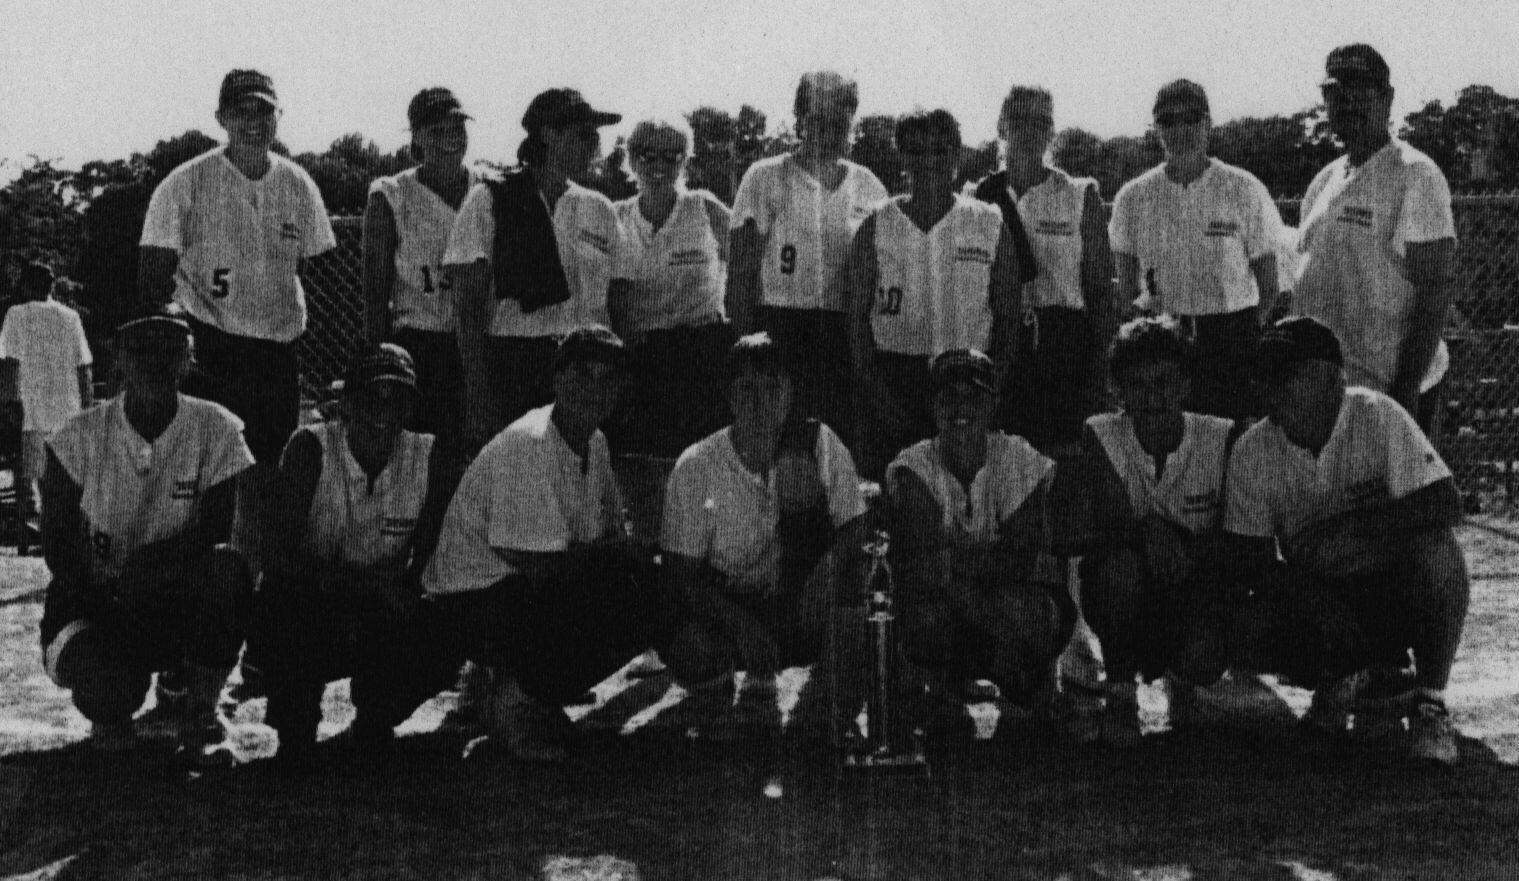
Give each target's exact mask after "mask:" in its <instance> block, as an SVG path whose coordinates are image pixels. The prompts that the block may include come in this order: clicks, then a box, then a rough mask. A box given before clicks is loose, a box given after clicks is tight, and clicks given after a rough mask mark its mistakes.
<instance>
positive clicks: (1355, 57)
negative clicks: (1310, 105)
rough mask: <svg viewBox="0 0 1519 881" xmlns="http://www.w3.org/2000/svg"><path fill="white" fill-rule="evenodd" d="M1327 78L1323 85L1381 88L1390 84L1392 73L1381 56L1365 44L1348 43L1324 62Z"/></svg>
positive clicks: (1335, 50)
mask: <svg viewBox="0 0 1519 881" xmlns="http://www.w3.org/2000/svg"><path fill="white" fill-rule="evenodd" d="M1324 72H1325V73H1326V74H1328V75H1329V76H1328V78H1327V79H1325V80H1324V82H1323V85H1325V86H1332V85H1343V86H1349V87H1351V88H1354V87H1357V86H1382V87H1386V86H1389V85H1391V84H1392V71H1391V70H1389V69H1388V68H1387V61H1386V59H1384V58H1383V57H1382V54H1381V53H1380V52H1378V51H1377V50H1375V49H1373V48H1371V47H1370V46H1368V45H1366V44H1365V43H1350V44H1348V45H1345V46H1340V47H1339V48H1337V49H1334V50H1333V51H1331V52H1330V53H1329V57H1328V58H1326V59H1325V60H1324Z"/></svg>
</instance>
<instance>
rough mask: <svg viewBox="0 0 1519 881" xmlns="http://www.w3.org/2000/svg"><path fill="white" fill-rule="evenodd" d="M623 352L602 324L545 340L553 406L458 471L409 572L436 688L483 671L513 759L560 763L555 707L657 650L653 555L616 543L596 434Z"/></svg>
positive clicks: (666, 625)
mask: <svg viewBox="0 0 1519 881" xmlns="http://www.w3.org/2000/svg"><path fill="white" fill-rule="evenodd" d="M625 358H626V352H625V349H624V346H623V343H622V340H621V339H619V338H618V337H617V335H616V334H614V333H612V331H610V330H608V329H606V328H605V327H600V326H592V327H582V328H578V329H576V330H574V331H572V332H570V333H569V334H568V335H567V336H566V337H565V338H564V339H563V341H561V342H560V343H559V349H558V352H557V354H556V355H555V358H554V364H553V384H554V402H553V403H552V404H550V405H548V406H545V407H540V408H538V409H536V410H531V411H529V412H528V413H527V414H526V415H524V416H523V417H521V418H520V419H518V420H517V421H515V422H513V423H512V424H511V425H509V426H507V428H506V430H504V431H502V432H501V433H500V434H498V435H496V437H495V438H494V439H492V440H491V441H490V443H488V444H486V445H485V447H484V449H482V450H481V451H480V455H479V456H477V457H476V458H475V461H474V462H473V463H471V464H470V466H469V468H468V470H466V471H465V473H464V478H463V480H462V481H461V482H460V484H459V488H458V491H457V492H456V493H455V494H454V497H453V501H452V502H451V503H450V504H449V506H448V513H447V514H446V515H445V517H444V520H443V529H442V534H441V535H440V536H439V539H438V547H437V552H436V553H435V554H434V555H433V558H432V561H431V562H430V563H429V564H428V567H427V570H426V572H425V573H424V574H423V577H422V586H423V588H424V589H425V590H426V591H427V593H428V594H429V595H430V597H431V598H432V606H433V607H434V608H435V609H436V614H437V617H438V619H439V621H440V624H439V631H438V633H439V636H438V639H437V643H438V644H437V645H436V646H435V651H438V650H441V656H442V661H441V662H439V663H438V665H437V666H436V668H435V669H439V670H441V671H443V674H444V675H443V684H444V685H446V684H447V683H448V682H449V681H451V680H452V675H453V673H454V672H456V671H457V670H458V669H459V664H460V662H461V661H462V660H464V659H466V658H467V659H468V660H471V661H474V662H475V663H477V664H480V665H482V666H485V667H487V668H489V669H490V670H491V671H492V678H493V684H492V694H491V699H490V706H489V708H488V709H487V719H486V725H487V728H488V730H489V731H490V736H491V737H492V738H493V739H498V742H500V743H501V744H502V745H503V746H504V747H505V748H506V749H507V750H508V751H510V753H512V754H513V755H515V756H516V757H518V758H522V759H527V760H534V761H558V760H560V759H563V758H564V756H565V743H564V741H565V739H566V736H567V734H568V733H569V731H570V727H569V726H570V722H569V719H568V718H567V717H566V716H565V715H564V712H563V710H562V709H561V707H562V706H564V705H565V704H567V703H570V702H572V701H574V700H577V699H578V698H579V697H580V696H581V695H583V694H584V693H585V691H586V689H588V688H590V687H591V686H593V685H595V684H597V683H598V682H601V681H602V680H603V679H605V678H607V677H608V676H610V675H611V674H613V673H615V672H616V671H617V670H618V669H619V668H620V667H622V666H623V665H624V664H626V663H627V662H628V661H630V660H632V659H633V658H634V657H636V656H638V655H640V654H642V653H643V652H645V651H647V650H648V649H650V648H654V649H657V650H659V651H660V652H661V654H663V653H664V651H665V648H666V646H667V645H668V636H669V634H670V632H671V631H672V630H673V628H674V626H675V607H674V605H673V604H671V603H666V602H664V601H663V600H662V598H661V594H660V593H659V590H658V587H659V585H658V578H657V572H656V570H655V568H654V563H653V554H652V553H651V551H650V550H649V549H646V548H643V547H641V546H639V545H637V544H635V543H633V542H632V541H631V539H629V538H628V537H627V533H626V520H625V517H624V513H623V505H622V497H621V494H620V493H619V492H618V489H617V483H616V480H615V478H614V476H613V474H612V463H611V459H610V457H609V455H608V453H607V443H606V437H605V436H604V435H603V434H602V433H601V430H600V426H601V425H602V424H603V423H604V422H605V421H606V420H607V419H608V418H609V417H610V416H611V414H612V411H613V409H614V407H615V406H616V404H617V395H618V391H619V389H620V387H621V384H622V379H623V366H624V362H625ZM434 690H436V689H434ZM421 697H426V695H421ZM412 706H415V703H413V704H412Z"/></svg>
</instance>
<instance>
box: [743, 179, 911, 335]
mask: <svg viewBox="0 0 1519 881" xmlns="http://www.w3.org/2000/svg"><path fill="white" fill-rule="evenodd" d="M840 161H841V164H842V165H843V167H844V180H843V181H842V182H841V183H840V184H839V185H838V187H837V188H835V189H833V190H829V191H825V190H824V189H823V186H822V185H821V184H820V183H818V180H817V178H815V177H813V176H812V175H811V174H809V173H808V172H807V171H806V170H805V169H803V168H802V166H801V165H800V164H799V163H798V162H797V161H796V159H795V157H793V156H792V155H791V154H790V153H787V154H784V155H781V156H771V157H769V158H767V159H761V160H759V161H758V162H756V163H754V164H753V165H751V166H749V170H748V171H746V172H744V179H743V181H742V182H741V183H740V184H739V185H738V193H737V194H736V195H735V196H734V197H733V218H732V221H731V223H732V225H733V228H734V229H738V228H739V227H742V226H743V225H744V224H745V223H747V222H748V221H750V220H753V221H754V222H755V225H756V227H757V228H758V230H759V234H760V239H761V240H762V242H763V243H764V248H763V258H762V260H763V263H762V269H761V279H762V284H763V291H762V292H761V294H760V303H761V304H763V305H766V306H783V307H786V308H790V309H829V310H833V311H835V312H840V311H843V309H844V304H845V302H846V301H847V296H846V294H847V292H846V291H845V290H844V288H845V286H846V275H847V271H848V265H849V247H850V243H851V242H853V241H854V234H855V232H856V231H857V230H858V229H859V228H860V224H861V223H862V222H864V220H865V218H866V217H867V216H868V215H869V214H870V212H871V209H873V208H874V207H875V206H876V203H878V202H880V201H881V200H882V199H885V198H886V196H887V193H886V188H885V187H883V186H882V185H881V182H880V181H879V180H876V176H875V175H874V174H871V173H870V170H869V169H868V168H865V167H864V166H862V165H856V164H854V163H853V162H849V161H848V160H840Z"/></svg>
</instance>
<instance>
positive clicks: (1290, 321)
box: [1256, 315, 1345, 384]
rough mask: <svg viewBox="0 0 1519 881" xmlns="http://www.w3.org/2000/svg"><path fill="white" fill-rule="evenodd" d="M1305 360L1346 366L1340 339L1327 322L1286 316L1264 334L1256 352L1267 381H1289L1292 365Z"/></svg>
mask: <svg viewBox="0 0 1519 881" xmlns="http://www.w3.org/2000/svg"><path fill="white" fill-rule="evenodd" d="M1304 361H1325V362H1328V363H1330V364H1334V365H1336V366H1341V367H1343V366H1344V364H1345V356H1344V355H1343V354H1342V353H1341V352H1340V341H1339V339H1338V338H1337V337H1335V335H1334V331H1332V330H1330V329H1329V328H1328V327H1327V326H1325V325H1324V324H1323V323H1321V322H1320V321H1318V320H1317V319H1314V318H1309V317H1307V316H1301V315H1299V316H1293V317H1291V318H1283V319H1282V320H1281V321H1278V322H1277V323H1276V324H1274V325H1272V326H1271V329H1270V330H1268V331H1266V332H1265V333H1264V334H1262V336H1261V343H1260V348H1259V349H1258V350H1257V352H1256V364H1257V377H1258V378H1259V379H1260V380H1261V381H1262V382H1266V383H1272V384H1275V383H1280V382H1285V381H1286V380H1287V379H1288V378H1290V377H1291V376H1292V368H1293V367H1295V366H1297V365H1298V364H1301V363H1303V362H1304Z"/></svg>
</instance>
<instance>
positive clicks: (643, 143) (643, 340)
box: [608, 119, 732, 459]
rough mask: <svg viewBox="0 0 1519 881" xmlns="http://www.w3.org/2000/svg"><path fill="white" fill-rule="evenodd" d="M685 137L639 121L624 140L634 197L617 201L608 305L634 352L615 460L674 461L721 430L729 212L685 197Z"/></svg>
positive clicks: (664, 125)
mask: <svg viewBox="0 0 1519 881" xmlns="http://www.w3.org/2000/svg"><path fill="white" fill-rule="evenodd" d="M691 141H692V134H691V129H690V127H689V126H687V125H686V123H685V122H684V121H680V120H675V119H670V120H653V119H650V120H644V121H642V122H640V123H638V125H636V126H634V127H633V133H632V134H631V135H629V136H628V145H627V148H628V164H629V166H630V167H631V168H632V171H633V176H634V178H636V179H637V181H638V195H637V196H635V197H633V198H631V199H626V200H624V201H621V202H618V203H617V204H616V208H617V218H618V220H619V221H620V222H621V223H622V228H623V232H624V234H625V235H626V237H627V244H628V256H629V259H630V261H631V262H630V263H629V265H628V271H627V275H628V281H629V284H628V286H627V287H626V288H619V292H622V291H625V295H622V294H621V293H619V294H615V295H614V296H613V299H612V301H611V302H610V303H609V304H608V305H609V311H610V312H611V318H612V328H613V329H614V330H616V331H617V333H618V334H620V335H621V336H622V337H623V339H625V340H627V341H628V344H629V346H630V349H631V356H630V363H629V377H628V379H629V384H628V389H627V393H626V394H625V395H624V396H623V401H622V407H621V410H622V413H623V418H622V419H621V420H620V421H619V422H618V423H617V429H618V430H617V431H615V432H613V433H612V434H611V437H610V438H609V439H610V441H611V443H612V446H613V448H614V451H615V452H637V453H648V454H652V455H657V456H663V457H668V458H671V459H673V458H674V457H676V456H678V455H680V451H681V450H684V449H685V448H686V447H687V446H689V445H691V444H693V443H695V442H696V441H698V440H700V439H701V438H703V437H706V436H707V435H708V434H711V433H712V432H713V431H716V430H717V429H718V428H719V427H721V426H722V424H723V414H724V407H723V377H722V371H721V370H718V369H717V367H716V365H718V364H721V363H722V360H723V358H724V357H726V355H727V352H728V346H729V345H731V344H732V335H731V331H730V329H729V326H728V322H727V316H726V314H725V312H724V309H723V293H724V289H725V287H726V284H727V280H728V220H729V216H730V212H729V211H728V208H727V206H725V205H723V203H721V202H719V201H718V200H717V197H715V196H713V195H712V194H711V193H709V192H707V191H706V190H689V189H687V188H686V186H685V181H684V173H685V167H686V162H687V160H688V159H689V158H690V153H689V150H690V146H691Z"/></svg>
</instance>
